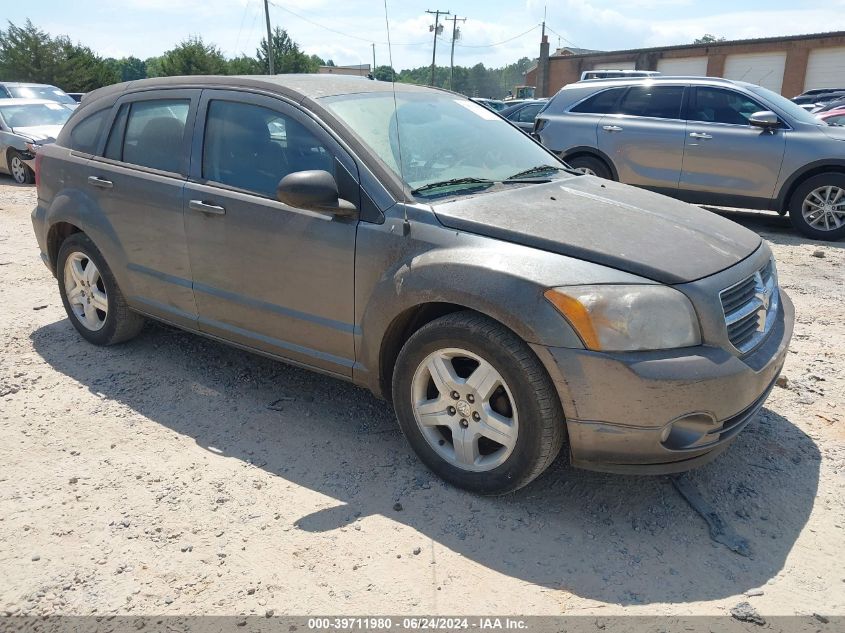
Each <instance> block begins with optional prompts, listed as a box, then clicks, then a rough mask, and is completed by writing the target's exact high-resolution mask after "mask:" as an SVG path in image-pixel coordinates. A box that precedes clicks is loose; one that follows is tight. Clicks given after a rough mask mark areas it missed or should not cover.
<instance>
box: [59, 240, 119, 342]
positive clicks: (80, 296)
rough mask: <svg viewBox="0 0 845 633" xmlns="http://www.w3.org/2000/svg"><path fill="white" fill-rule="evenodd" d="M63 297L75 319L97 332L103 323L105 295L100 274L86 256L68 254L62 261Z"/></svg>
mask: <svg viewBox="0 0 845 633" xmlns="http://www.w3.org/2000/svg"><path fill="white" fill-rule="evenodd" d="M64 284H65V294H66V296H67V301H68V304H69V305H70V308H71V310H72V311H73V314H74V316H75V317H76V318H77V319H78V320H79V322H80V323H81V324H82V325H83V326H84V327H85V328H86V329H88V330H91V331H92V332H96V331H97V330H99V329H100V328H102V327H103V325H105V323H106V317H107V316H108V312H109V301H108V294H107V291H106V285H105V282H104V281H103V278H102V276H101V275H100V271H99V270H98V269H97V266H96V265H95V264H94V262H93V260H92V259H91V258H89V257H88V256H87V255H86V254H85V253H80V252H78V251H76V252H73V253H71V254H70V255H69V256H68V257H67V259H66V260H65V270H64Z"/></svg>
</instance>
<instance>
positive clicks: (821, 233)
mask: <svg viewBox="0 0 845 633" xmlns="http://www.w3.org/2000/svg"><path fill="white" fill-rule="evenodd" d="M789 219H790V220H791V221H792V226H794V227H795V228H796V229H797V230H798V231H800V232H801V233H803V234H804V235H806V236H807V237H811V238H813V239H817V240H838V239H841V238H842V237H845V175H843V174H838V173H829V174H819V175H818V176H813V177H812V178H808V179H807V180H806V182H803V183H802V184H801V185H800V186H799V187H798V188H797V189H796V190H795V193H794V194H793V195H792V200H791V201H790V205H789Z"/></svg>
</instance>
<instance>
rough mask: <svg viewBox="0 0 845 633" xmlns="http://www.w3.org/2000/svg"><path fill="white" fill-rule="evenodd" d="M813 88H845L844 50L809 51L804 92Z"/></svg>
mask: <svg viewBox="0 0 845 633" xmlns="http://www.w3.org/2000/svg"><path fill="white" fill-rule="evenodd" d="M813 88H845V48H818V49H816V50H814V51H810V56H809V58H808V59H807V75H806V76H805V78H804V90H812V89H813Z"/></svg>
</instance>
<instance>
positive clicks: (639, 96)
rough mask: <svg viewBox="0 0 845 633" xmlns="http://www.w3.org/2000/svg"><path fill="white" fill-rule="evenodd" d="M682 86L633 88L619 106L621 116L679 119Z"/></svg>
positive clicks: (682, 97)
mask: <svg viewBox="0 0 845 633" xmlns="http://www.w3.org/2000/svg"><path fill="white" fill-rule="evenodd" d="M683 100H684V87H683V86H635V87H633V88H631V89H630V90H628V92H627V93H626V94H625V97H624V98H623V99H622V103H621V104H620V105H619V112H620V113H621V114H628V115H630V116H647V117H653V118H657V119H680V118H681V104H682V103H683Z"/></svg>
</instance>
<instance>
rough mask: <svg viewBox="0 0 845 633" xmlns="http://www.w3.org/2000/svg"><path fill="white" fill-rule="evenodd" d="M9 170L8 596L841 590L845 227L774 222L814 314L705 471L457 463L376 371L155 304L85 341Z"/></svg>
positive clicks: (1, 403)
mask: <svg viewBox="0 0 845 633" xmlns="http://www.w3.org/2000/svg"><path fill="white" fill-rule="evenodd" d="M34 201H35V191H34V189H33V188H32V187H18V186H15V185H14V184H12V182H11V180H10V179H9V178H8V177H2V176H0V306H2V308H0V344H2V350H3V351H2V356H0V437H2V438H3V441H2V443H0V464H2V466H0V504H2V505H0V507H2V512H0V568H2V570H3V572H2V578H0V612H3V611H6V612H7V613H20V614H24V613H26V614H33V615H42V614H50V613H63V614H92V613H97V614H198V613H213V614H252V613H256V614H265V613H266V612H267V611H268V610H273V611H274V612H275V613H277V614H283V613H284V614H344V615H349V614H374V613H382V614H407V613H414V614H436V613H448V614H526V615H527V614H531V615H535V614H536V615H540V614H590V613H595V614H602V615H610V614H618V613H638V614H720V615H723V614H728V613H729V612H730V610H731V609H732V608H734V607H736V606H737V605H738V604H739V603H742V602H746V601H747V602H749V603H750V604H751V606H752V607H753V608H754V609H756V610H757V611H759V612H760V613H762V614H765V615H790V614H795V613H798V614H812V613H814V612H817V613H824V614H828V615H831V614H839V615H845V571H843V566H842V560H843V557H842V546H843V544H845V516H844V515H843V507H845V494H844V493H845V450H843V448H844V447H845V433H843V421H845V328H843V323H845V301H843V299H845V284H843V279H845V243H838V244H820V243H810V242H808V241H807V240H805V239H803V238H799V237H797V236H795V235H793V233H792V232H791V230H790V228H789V224H788V222H787V221H786V220H784V219H783V218H778V217H774V216H767V215H760V214H754V213H737V212H729V213H728V214H729V216H730V217H732V218H733V219H736V220H737V221H740V222H742V223H743V224H745V225H746V226H749V227H750V228H752V229H754V230H758V231H760V232H761V233H762V234H763V235H764V236H765V237H766V239H768V240H769V241H770V242H771V243H772V246H773V248H774V251H775V253H776V255H777V257H778V261H779V270H780V277H781V282H782V285H783V286H784V287H785V288H786V289H787V290H788V292H789V293H790V294H791V296H792V297H793V300H794V302H795V304H796V309H797V313H798V322H797V324H796V334H795V338H794V341H793V345H792V350H791V354H790V355H789V359H788V360H787V363H786V368H785V371H784V375H785V376H786V381H785V382H784V383H782V384H783V386H781V387H778V388H776V389H775V390H774V392H773V393H772V395H771V397H770V399H769V401H768V403H767V405H766V407H765V408H764V409H763V411H762V413H761V415H760V417H759V419H758V420H757V421H755V422H753V423H752V424H750V425H749V427H748V428H747V429H746V431H745V432H744V433H743V434H742V435H741V436H740V437H739V439H738V440H737V442H736V443H735V444H734V445H733V446H732V448H731V449H730V450H729V451H728V452H726V453H725V454H723V455H722V456H721V457H719V458H718V459H717V460H716V461H714V462H713V463H711V464H710V465H708V466H706V467H704V468H702V469H699V470H697V471H695V472H694V473H692V474H691V475H690V476H689V477H688V481H687V484H688V486H691V487H692V488H693V489H694V490H697V491H698V492H699V493H700V496H701V498H702V499H704V500H705V501H706V502H707V503H708V504H709V505H711V506H712V507H713V508H714V509H715V511H717V512H718V514H719V517H720V518H721V519H722V520H723V521H724V522H725V524H726V525H727V527H728V529H729V530H732V531H733V532H735V533H736V535H737V536H738V537H740V538H741V539H745V541H746V542H747V551H745V550H743V553H744V554H746V555H742V554H740V553H737V552H735V551H732V550H731V549H728V548H727V547H725V546H724V545H721V544H719V543H717V542H715V541H714V540H711V538H710V535H709V533H708V528H707V524H706V523H705V522H704V521H703V519H702V517H701V516H700V515H699V514H697V513H696V512H695V511H694V510H693V508H692V507H691V506H690V505H689V504H688V503H687V502H686V501H685V500H684V498H683V497H681V496H680V494H679V493H678V491H677V490H676V488H675V486H673V484H672V481H671V480H670V479H668V478H645V477H622V476H612V475H603V474H595V473H588V472H581V471H576V470H572V469H569V468H567V467H565V466H564V465H563V464H562V463H560V461H559V463H557V464H556V465H554V466H553V467H552V468H551V469H550V470H549V471H548V472H547V473H546V475H545V476H543V477H542V478H541V479H539V480H538V481H536V482H535V483H534V484H532V485H531V486H529V487H528V488H526V489H524V490H522V491H520V492H519V493H517V494H515V495H512V496H508V497H505V498H496V499H488V498H479V497H475V496H472V495H470V494H466V493H464V492H461V491H458V490H455V489H453V488H450V487H449V486H447V485H445V484H443V483H441V482H440V481H439V480H438V479H437V478H435V477H433V476H432V475H431V474H430V473H429V472H428V471H427V470H426V469H425V468H424V467H423V466H422V465H421V464H420V463H419V462H418V461H417V460H416V458H415V457H414V456H413V454H412V453H411V452H410V450H409V449H408V447H407V446H406V444H405V443H404V441H403V438H402V437H401V435H400V433H399V431H398V429H397V425H396V423H395V421H394V419H393V416H392V413H391V411H390V409H389V408H388V407H387V406H386V405H385V404H384V403H382V402H380V401H378V400H376V399H375V398H374V397H372V396H371V395H370V394H369V393H368V392H365V391H363V390H360V389H357V388H355V387H352V386H350V385H348V384H345V383H342V382H338V381H335V380H332V379H329V378H325V377H322V376H319V375H317V374H312V373H309V372H307V371H303V370H299V369H295V368H291V367H287V366H285V365H282V364H278V363H274V362H272V361H269V360H266V359H264V358H261V357H258V356H254V355H251V354H248V353H244V352H241V351H238V350H234V349H231V348H229V347H226V346H225V345H221V344H218V343H215V342H211V341H208V340H205V339H203V338H200V337H198V336H194V335H191V334H187V333H183V332H180V331H178V330H175V329H171V328H167V327H163V326H160V325H155V324H150V325H148V326H147V327H146V329H145V330H144V332H143V333H142V334H141V336H140V337H139V338H138V339H137V340H135V341H132V342H130V343H128V344H125V345H122V346H117V347H113V348H108V349H101V348H95V347H93V346H91V345H89V344H87V343H85V342H84V341H83V340H82V339H81V338H80V337H79V336H78V335H77V334H76V332H75V331H74V330H73V328H72V327H71V325H70V324H69V322H68V320H67V318H66V316H65V313H64V311H63V309H62V305H61V301H60V299H59V295H58V291H57V289H56V282H55V280H54V279H53V278H52V277H51V276H50V274H49V273H48V271H47V270H46V268H45V267H44V266H43V264H42V263H41V261H40V259H39V256H38V249H37V246H36V243H35V238H34V237H33V235H32V228H31V225H30V221H29V212H30V210H31V208H32V207H33V205H34Z"/></svg>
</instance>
